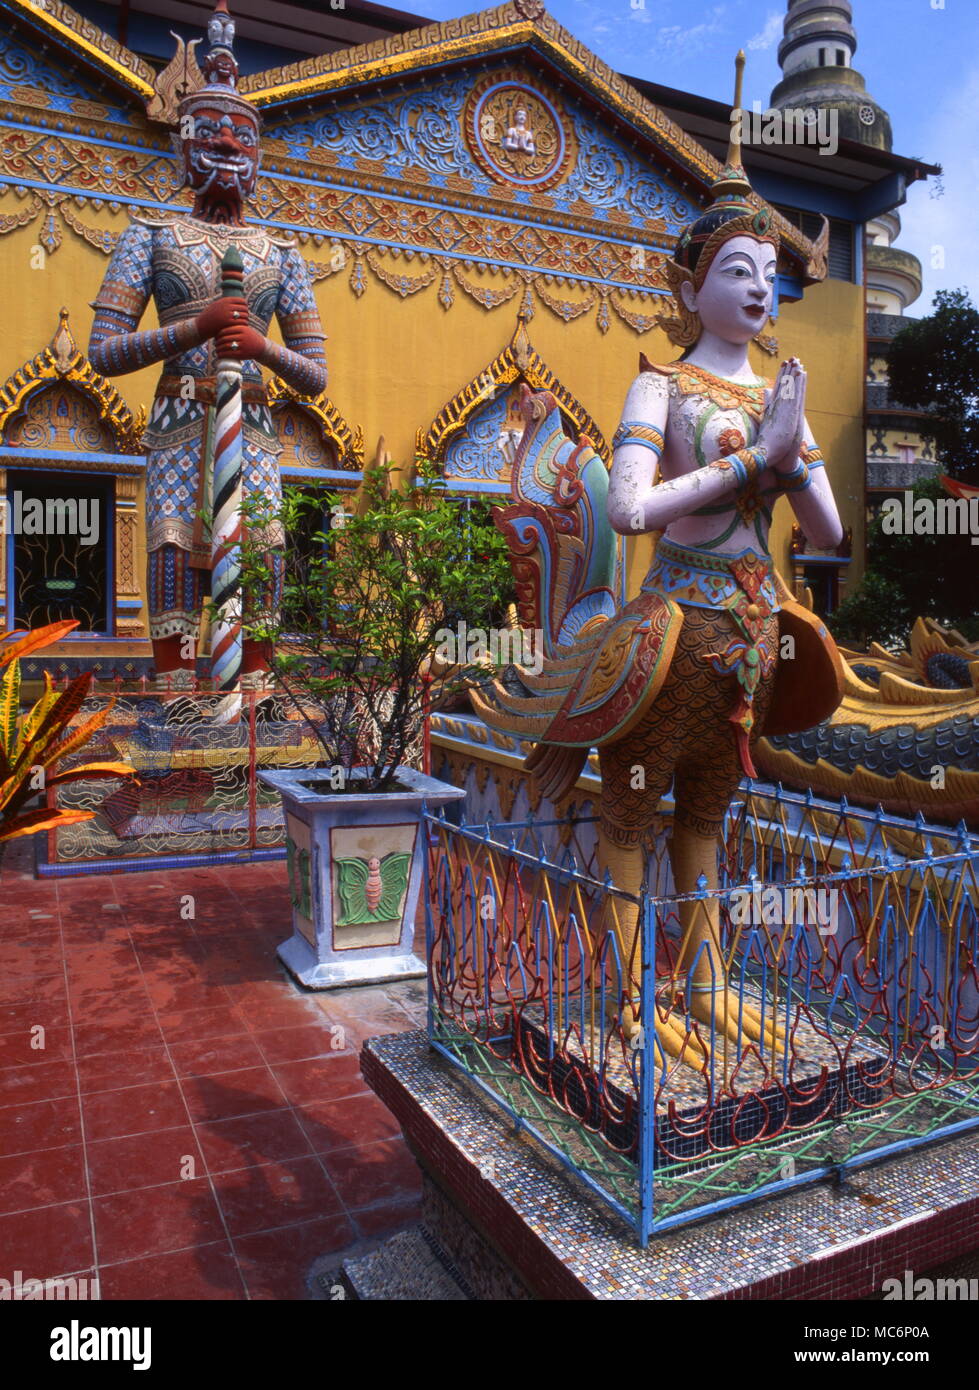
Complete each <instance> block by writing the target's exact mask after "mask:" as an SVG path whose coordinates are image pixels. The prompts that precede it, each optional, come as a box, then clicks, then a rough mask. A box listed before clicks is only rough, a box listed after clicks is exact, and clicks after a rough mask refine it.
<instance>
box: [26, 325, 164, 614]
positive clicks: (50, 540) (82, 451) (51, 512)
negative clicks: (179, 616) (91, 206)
mask: <svg viewBox="0 0 979 1390" xmlns="http://www.w3.org/2000/svg"><path fill="white" fill-rule="evenodd" d="M144 425H145V411H144V410H143V409H142V408H140V410H139V411H137V412H136V413H135V414H134V413H133V412H132V411H131V410H130V409H129V406H128V405H127V404H126V402H125V400H124V399H123V397H122V396H121V395H120V394H119V392H118V391H117V390H116V388H115V386H114V385H113V383H112V382H111V381H109V380H108V378H106V377H104V376H101V375H100V374H99V373H98V372H97V371H96V370H95V368H94V367H93V366H92V364H91V362H89V360H88V358H87V357H86V356H85V355H84V353H82V352H81V351H80V350H79V348H78V346H77V344H76V342H75V339H74V336H73V334H72V331H71V325H70V322H69V313H68V310H67V309H64V308H63V309H61V311H60V313H59V316H58V326H57V328H56V330H55V333H54V336H53V337H52V339H51V341H50V342H49V343H48V345H47V346H46V347H44V348H42V350H41V351H40V352H39V353H38V354H37V355H36V356H35V357H33V358H31V359H30V360H29V361H27V362H25V363H24V364H23V365H22V366H21V367H18V368H17V370H16V371H14V372H12V373H11V375H10V376H9V377H8V378H7V380H6V382H4V384H3V386H2V387H0V498H2V505H3V507H4V509H5V518H4V519H5V523H6V524H5V525H4V526H3V527H2V528H0V598H2V603H3V614H2V618H0V621H2V624H3V628H0V630H4V629H10V628H14V627H38V626H42V625H43V624H44V623H46V622H54V621H57V620H58V619H59V618H66V617H71V618H74V619H75V620H76V621H77V622H78V624H79V628H78V635H79V636H84V635H91V636H92V637H96V638H99V639H101V640H112V639H114V638H120V639H123V640H130V639H132V638H133V637H138V636H141V635H142V633H143V622H142V617H141V609H142V606H143V605H142V597H141V594H140V582H139V574H138V564H137V553H138V544H137V535H138V524H139V522H138V510H137V495H138V490H139V478H140V475H141V474H142V472H143V469H144V465H145V458H144V456H143V453H142V446H141V442H140V441H141V437H142V433H143V428H144ZM42 516H43V518H44V520H43V522H41V521H40V518H41V517H42Z"/></svg>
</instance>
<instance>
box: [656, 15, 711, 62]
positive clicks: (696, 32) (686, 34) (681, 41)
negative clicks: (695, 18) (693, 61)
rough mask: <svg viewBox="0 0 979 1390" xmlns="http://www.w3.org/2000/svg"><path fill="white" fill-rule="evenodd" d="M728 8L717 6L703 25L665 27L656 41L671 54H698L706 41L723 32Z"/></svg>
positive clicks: (672, 25)
mask: <svg viewBox="0 0 979 1390" xmlns="http://www.w3.org/2000/svg"><path fill="white" fill-rule="evenodd" d="M726 8H727V6H726V5H715V6H714V7H713V9H712V10H711V12H710V18H709V19H708V20H707V21H706V22H705V23H703V24H694V25H691V26H689V27H688V26H686V25H683V24H670V25H668V26H664V27H663V28H661V29H660V30H659V32H658V33H657V35H656V41H657V43H658V44H659V46H660V47H661V48H663V49H666V50H668V51H669V52H671V53H681V52H683V53H696V52H697V50H698V49H701V48H703V47H704V46H705V40H706V39H708V38H709V37H710V36H711V34H718V33H720V32H721V30H722V28H723V25H722V24H721V18H722V16H723V14H724V11H725V9H726Z"/></svg>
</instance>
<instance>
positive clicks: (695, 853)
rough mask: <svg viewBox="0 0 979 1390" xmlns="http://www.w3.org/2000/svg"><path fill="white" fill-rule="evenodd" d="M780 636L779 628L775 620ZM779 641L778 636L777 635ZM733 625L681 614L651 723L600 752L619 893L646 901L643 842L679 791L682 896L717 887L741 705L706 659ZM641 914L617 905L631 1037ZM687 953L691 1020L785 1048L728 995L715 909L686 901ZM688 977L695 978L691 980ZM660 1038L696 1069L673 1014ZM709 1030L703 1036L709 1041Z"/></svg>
mask: <svg viewBox="0 0 979 1390" xmlns="http://www.w3.org/2000/svg"><path fill="white" fill-rule="evenodd" d="M772 622H773V626H776V625H777V618H774V617H773V619H772ZM773 635H774V634H773ZM730 636H731V622H730V619H729V618H728V617H727V615H726V614H724V613H721V612H718V611H716V610H710V609H703V608H685V609H684V624H683V628H682V629H681V632H680V636H679V640H678V642H677V648H676V652H675V655H674V659H673V663H672V665H671V668H670V672H669V675H668V676H667V679H666V682H665V683H664V686H663V689H662V690H661V691H660V693H659V695H658V696H657V697H656V699H655V701H654V702H653V704H652V706H651V707H650V709H649V711H648V713H647V715H646V717H645V718H644V719H643V720H642V722H641V723H640V724H639V726H638V727H637V728H636V729H635V730H633V732H632V733H630V734H629V735H627V736H626V737H625V738H623V739H621V740H619V741H617V742H615V743H612V744H608V745H606V746H605V747H603V748H600V749H599V761H600V765H601V773H602V799H601V805H600V830H599V864H600V868H601V870H602V872H603V873H604V872H605V871H606V870H607V871H608V873H609V874H610V876H611V879H612V882H613V884H614V885H615V886H616V887H617V888H620V889H622V890H623V891H624V892H626V893H629V894H632V895H633V896H636V897H638V896H639V894H640V892H641V890H642V885H643V880H644V877H645V850H644V846H643V837H644V832H645V831H646V829H647V828H648V827H649V826H650V825H651V824H652V823H653V820H654V818H655V816H656V814H657V811H658V808H659V802H660V800H661V798H662V797H663V796H664V795H665V794H666V792H667V791H668V790H669V788H670V784H671V782H672V783H673V788H674V817H673V837H672V841H671V845H670V853H671V861H672V865H673V878H674V886H675V891H676V894H677V896H679V897H681V898H683V897H685V896H686V895H694V894H696V893H697V892H698V887H699V886H700V881H701V877H703V880H704V882H705V883H706V887H707V890H708V893H709V892H711V891H712V890H716V888H717V884H718V868H717V856H718V849H719V835H720V830H721V827H722V825H723V821H724V816H725V814H726V811H727V808H728V806H729V805H730V803H731V800H732V799H733V797H734V795H735V793H736V792H737V789H738V785H739V783H740V781H741V778H742V776H743V773H742V769H741V765H740V761H739V758H738V752H737V745H736V742H735V737H734V729H733V726H732V724H731V721H730V718H729V715H730V713H731V710H732V709H733V707H734V704H735V701H736V698H737V684H736V681H735V678H734V677H733V676H732V675H730V674H719V673H718V672H717V671H716V670H715V669H714V667H713V665H712V661H711V657H710V654H711V653H712V652H713V651H716V650H717V649H719V648H721V647H723V645H724V643H726V642H727V641H729V640H730ZM774 678H775V677H774V670H772V671H771V672H770V673H769V675H768V676H767V677H763V678H762V680H761V682H760V684H759V686H758V688H757V690H756V691H755V696H754V701H753V712H754V715H755V728H756V729H757V728H758V727H760V726H763V724H764V719H765V715H766V713H767V710H768V705H769V701H770V699H771V694H772V690H773V687H774ZM638 920H639V909H638V906H636V905H633V904H631V903H629V902H626V901H623V900H622V899H616V898H613V897H611V896H610V901H609V906H608V910H607V917H606V922H607V925H608V926H609V927H610V928H611V929H612V930H614V931H615V933H616V938H617V942H618V948H619V955H620V959H621V961H622V968H623V973H624V975H625V977H626V980H629V977H630V976H631V983H630V984H629V985H628V986H627V985H626V983H625V981H624V982H623V992H624V993H625V994H626V1002H625V1005H624V1007H623V1010H622V1026H623V1031H624V1033H625V1034H626V1036H627V1037H628V1036H632V1035H634V1034H635V1033H636V1031H637V1030H638V1027H639V1021H638V1007H637V1002H636V1001H637V998H638V988H639V972H640V966H641V962H640V958H639V952H640V945H639V942H638V940H637V928H638ZM680 927H681V942H680V953H679V958H678V963H677V967H676V976H675V981H674V983H675V985H676V991H675V992H679V991H680V990H681V989H682V990H684V992H685V993H686V992H687V986H688V985H689V996H690V1005H689V1008H690V1015H691V1017H692V1018H693V1019H696V1020H698V1021H699V1022H700V1023H702V1024H704V1025H706V1028H709V1029H710V1033H708V1034H707V1037H710V1036H713V1038H714V1040H715V1043H719V1042H720V1041H721V1039H722V1038H726V1039H728V1040H730V1041H731V1042H734V1043H738V1042H739V1041H741V1040H747V1041H748V1042H758V1041H760V1040H762V1039H763V1040H764V1042H765V1044H766V1045H767V1046H773V1045H776V1044H777V1043H779V1042H781V1041H783V1035H782V1033H781V1031H780V1030H778V1029H777V1028H776V1027H775V1025H774V1024H773V1022H772V1020H771V1019H770V1018H767V1019H765V1020H763V1019H762V1016H761V1014H760V1012H759V1011H758V1010H757V1009H756V1008H754V1007H753V1006H752V1005H749V1004H748V1003H747V1002H745V1001H741V1000H739V998H738V996H737V994H736V993H732V992H731V991H730V990H728V988H727V978H726V970H725V964H724V957H723V954H722V950H721V941H720V911H719V904H718V901H717V899H716V897H715V898H711V897H707V898H698V897H693V896H691V897H689V898H688V899H687V901H685V902H681V903H680ZM688 975H689V979H688V978H687V977H688ZM655 1026H656V1032H657V1035H658V1037H659V1040H660V1043H661V1045H662V1047H663V1049H664V1051H665V1052H666V1053H667V1054H668V1055H669V1056H671V1057H681V1058H682V1059H683V1060H684V1061H686V1062H689V1063H690V1064H691V1065H693V1066H696V1067H699V1066H701V1065H702V1064H703V1062H704V1060H705V1047H704V1045H702V1044H701V1043H698V1040H697V1039H696V1038H695V1037H692V1036H688V1028H687V1024H686V1022H685V1020H684V1019H683V1018H681V1017H680V1016H679V1015H678V1014H677V1013H676V1012H668V1013H659V1011H658V1014H657V1018H656V1022H655ZM702 1031H706V1030H702Z"/></svg>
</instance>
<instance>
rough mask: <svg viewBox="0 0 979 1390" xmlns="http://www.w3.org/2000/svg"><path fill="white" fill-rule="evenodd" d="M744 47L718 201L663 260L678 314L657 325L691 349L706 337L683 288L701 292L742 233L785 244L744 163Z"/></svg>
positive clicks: (713, 190)
mask: <svg viewBox="0 0 979 1390" xmlns="http://www.w3.org/2000/svg"><path fill="white" fill-rule="evenodd" d="M744 65H745V56H744V50H743V49H742V50H741V52H740V53H739V54H738V56H737V58H736V59H735V69H736V77H735V83H734V109H733V110H732V112H731V138H730V143H729V144H728V151H727V161H726V163H725V165H724V168H723V169H722V170H721V173H720V177H719V178H718V179H717V180H716V182H715V183H714V184H713V186H712V188H711V193H712V194H713V201H712V202H711V205H710V207H709V208H707V210H706V212H703V213H702V214H701V215H700V217H698V218H697V220H696V221H695V222H691V223H690V225H689V227H685V228H684V229H683V231H682V232H681V234H680V238H679V240H678V241H677V244H676V249H675V250H674V252H673V259H672V260H667V261H665V262H664V264H663V273H664V275H665V276H666V280H667V283H668V284H669V286H670V289H671V290H672V291H673V302H674V306H675V310H676V312H675V314H672V315H670V314H660V315H658V317H657V320H656V321H657V323H658V324H659V325H660V326H661V327H662V328H663V329H664V330H665V332H666V334H667V336H668V337H669V339H670V341H671V342H674V343H676V344H677V345H678V346H680V347H689V346H690V344H691V343H695V342H696V341H697V339H698V337H699V336H700V319H699V317H698V316H697V314H696V313H695V311H694V310H692V309H688V308H687V306H686V305H685V304H684V302H683V299H682V298H681V295H680V286H681V285H683V284H685V283H686V284H691V285H693V287H694V289H696V290H699V289H700V288H701V286H702V285H703V283H704V280H705V279H706V278H707V272H708V270H709V269H710V266H711V262H712V261H713V259H714V257H715V256H716V255H717V253H718V251H719V250H720V248H721V247H722V246H723V245H724V243H725V242H726V241H730V239H731V238H732V237H736V236H750V237H754V238H755V240H756V241H766V242H770V243H771V245H772V246H774V247H775V250H776V252H777V251H778V248H779V238H778V233H777V232H776V231H775V228H774V219H773V216H772V211H771V209H770V208H767V207H762V208H759V207H755V206H754V204H753V203H751V202H750V198H751V196H752V191H753V190H752V187H751V184H750V183H749V182H748V175H747V174H746V173H745V171H744V166H743V165H742V163H741V130H740V122H739V117H740V114H741V87H742V82H743V79H744Z"/></svg>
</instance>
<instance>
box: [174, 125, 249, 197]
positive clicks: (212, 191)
mask: <svg viewBox="0 0 979 1390" xmlns="http://www.w3.org/2000/svg"><path fill="white" fill-rule="evenodd" d="M183 153H184V172H185V175H186V179H187V183H188V185H189V186H190V188H192V189H193V191H194V194H195V197H196V198H197V199H198V200H199V201H202V202H207V203H212V204H213V203H227V204H230V205H237V206H238V207H239V208H240V207H241V205H242V204H243V203H244V202H245V201H246V199H248V198H249V197H250V196H251V194H252V193H253V192H254V189H255V180H256V179H257V177H258V165H259V138H258V122H257V121H256V120H255V119H254V118H253V117H252V116H251V115H250V114H249V113H247V112H245V111H241V112H238V111H227V110H221V109H220V107H219V106H218V105H215V106H214V107H208V106H201V107H198V108H197V109H196V110H195V111H194V113H193V117H192V118H191V119H190V131H189V134H187V135H185V138H184V141H183Z"/></svg>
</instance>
